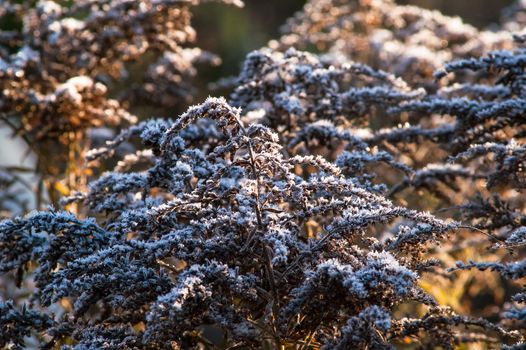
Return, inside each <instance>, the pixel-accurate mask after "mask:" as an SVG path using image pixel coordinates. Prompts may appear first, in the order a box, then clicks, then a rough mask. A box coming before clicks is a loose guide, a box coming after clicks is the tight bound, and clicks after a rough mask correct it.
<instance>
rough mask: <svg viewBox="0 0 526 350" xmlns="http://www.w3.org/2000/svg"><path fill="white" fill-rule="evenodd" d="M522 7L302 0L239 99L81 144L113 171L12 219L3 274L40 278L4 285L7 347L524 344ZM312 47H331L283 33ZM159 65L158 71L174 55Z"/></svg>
mask: <svg viewBox="0 0 526 350" xmlns="http://www.w3.org/2000/svg"><path fill="white" fill-rule="evenodd" d="M112 3H113V2H112ZM123 4H128V3H127V2H124V3H123ZM134 4H135V3H134ZM161 4H162V5H160V7H159V8H161V9H163V8H164V7H163V6H164V5H166V6H167V7H166V8H167V9H168V8H171V7H170V6H168V5H169V4H171V2H161ZM129 5H130V6H134V5H132V4H129ZM94 6H95V5H94ZM123 6H124V5H123ZM177 6H179V3H177ZM177 6H176V8H177ZM323 8H331V16H319V15H316V13H319V11H320V9H323ZM518 8H519V10H517V9H518ZM513 9H515V12H513V11H514V10H513ZM520 11H522V10H520V4H517V5H515V7H510V9H508V10H507V12H505V16H506V18H507V19H504V20H503V25H502V29H501V30H500V31H498V32H494V33H490V32H489V31H478V30H476V29H475V28H473V27H470V26H468V25H464V24H462V23H461V21H460V20H459V19H452V18H449V17H445V16H442V15H441V14H439V13H437V12H432V11H427V10H421V9H418V8H416V7H410V6H398V5H395V4H394V3H392V2H390V1H353V0H349V1H339V0H338V1H335V0H332V1H329V0H312V1H310V2H309V3H308V4H307V5H306V6H305V8H304V10H303V11H302V12H300V13H298V14H296V16H295V17H294V18H293V19H291V20H290V21H289V22H288V24H287V26H286V28H285V31H286V34H285V36H283V37H282V38H281V39H280V41H279V42H278V41H274V42H271V43H270V44H269V47H268V48H263V49H261V50H257V51H254V52H252V53H250V54H249V55H248V56H247V57H246V59H245V62H244V64H243V67H242V70H241V73H240V74H239V76H238V77H236V78H233V79H230V81H229V83H230V84H231V85H232V87H233V92H232V94H231V95H230V98H229V100H228V101H227V100H226V99H224V98H213V97H209V98H208V99H207V100H206V101H205V102H203V103H202V104H199V105H196V106H193V107H190V108H188V110H187V111H186V112H184V113H182V114H181V115H179V116H178V117H177V118H175V119H173V120H169V119H150V120H144V121H141V122H139V123H137V124H135V125H132V126H130V127H128V128H124V129H123V130H122V131H121V132H120V133H119V134H118V135H117V136H115V137H114V138H113V139H112V140H110V141H107V142H106V143H105V144H104V145H103V146H102V147H99V148H95V149H93V150H91V151H90V152H87V153H86V158H87V160H88V161H89V162H91V163H90V164H91V165H92V166H97V165H100V164H102V163H104V164H113V170H111V171H107V172H104V173H102V174H100V175H94V176H92V178H91V179H90V182H89V185H88V187H87V189H86V190H85V191H82V188H81V189H80V191H77V192H74V193H71V194H70V195H69V196H65V197H63V198H62V201H61V203H62V205H64V206H66V205H69V204H71V203H77V204H78V205H79V208H81V210H79V212H78V213H71V212H68V211H63V210H56V209H53V208H50V209H49V210H47V211H36V212H32V213H30V214H28V215H26V216H24V217H16V218H10V219H7V220H4V221H2V222H1V223H0V271H1V272H3V273H5V274H6V276H10V277H9V279H10V280H12V281H14V282H15V283H16V284H17V285H18V286H25V285H28V284H31V283H34V287H31V286H29V287H25V288H27V289H28V291H29V294H30V295H29V296H28V297H27V298H21V299H22V301H25V302H29V304H30V307H31V308H26V307H25V306H21V305H15V303H13V302H12V301H3V302H1V303H0V311H1V312H2V313H0V334H1V335H2V336H0V341H1V342H0V345H2V346H9V347H13V348H17V347H18V348H21V347H24V346H27V344H26V342H27V341H28V339H27V336H28V335H31V334H33V335H35V334H38V336H35V337H34V339H33V340H35V339H36V340H38V342H39V345H38V346H40V347H41V348H53V347H56V348H58V347H62V348H64V349H98V348H110V349H179V348H181V349H189V348H198V347H208V348H224V349H234V348H254V349H255V348H262V347H267V348H280V349H284V348H285V349H286V348H290V349H309V348H310V349H392V348H423V349H431V348H436V347H441V348H445V349H454V348H455V347H456V346H469V347H476V346H478V345H477V344H479V345H480V344H485V346H488V347H494V346H499V347H501V348H506V349H521V348H524V343H523V341H524V336H525V333H524V322H525V320H526V318H525V311H524V307H523V306H521V304H523V303H524V302H525V297H524V296H525V293H526V292H525V291H524V288H523V287H522V289H521V288H520V287H518V286H516V285H513V284H509V283H508V282H507V281H505V279H509V280H520V279H521V278H523V277H525V272H526V268H525V262H524V257H523V255H524V246H525V242H526V230H525V225H526V216H525V214H524V208H525V201H524V198H523V197H524V196H523V195H522V192H523V190H524V187H525V179H526V178H525V171H526V170H525V164H524V157H525V152H526V148H525V146H524V137H525V132H524V127H525V125H526V122H525V119H524V117H523V111H524V107H525V102H524V98H525V97H524V94H525V92H524V91H525V90H524V82H525V69H524V68H525V62H526V60H525V59H524V56H525V51H524V48H523V44H524V41H525V37H524V36H523V35H521V34H517V35H515V36H513V37H512V35H511V34H510V32H509V31H510V30H512V29H511V28H513V27H514V24H515V25H519V24H520V18H521V16H520V15H519V14H520V13H519V12H520ZM110 12H111V11H110ZM104 13H105V12H104ZM322 17H323V18H322ZM430 35H431V36H430ZM379 36H380V37H381V38H382V39H381V40H380V39H379V40H380V41H379V43H381V44H385V45H387V46H388V47H391V45H393V43H391V42H389V40H387V39H385V38H386V37H389V38H393V40H396V41H397V44H396V45H400V47H401V48H400V49H399V50H398V51H396V50H395V51H396V52H398V53H397V54H396V55H394V56H392V57H391V56H389V57H391V58H389V59H387V58H386V56H384V54H386V53H388V54H391V53H390V52H389V50H384V49H378V48H377V47H376V46H375V45H376V44H375V41H374V40H376V39H378V37H379ZM422 36H425V37H426V38H429V37H430V38H431V39H433V40H430V41H427V43H428V44H425V43H424V41H422V40H421V38H422ZM375 38H376V39H375ZM419 38H420V39H419ZM345 40H348V41H345ZM440 40H442V41H446V42H442V43H441V44H440V45H439V44H437V42H438V41H440ZM435 41H436V42H435ZM347 43H352V44H353V45H357V46H352V45H351V46H347V45H346V44H347ZM308 44H316V45H317V49H318V51H323V50H325V49H327V50H328V53H326V52H325V53H324V52H318V53H309V52H305V51H299V50H298V49H295V48H289V46H297V47H298V48H299V49H301V48H303V49H305V48H308V46H309V45H308ZM343 44H345V45H343ZM435 44H436V45H435ZM359 45H361V46H359ZM413 45H416V46H417V47H418V50H421V49H422V50H424V51H426V52H427V51H429V54H430V55H432V58H433V60H427V59H426V58H425V57H420V56H418V57H413V56H411V55H412V52H413V53H414V52H415V51H412V49H414V50H416V51H418V50H417V49H416V48H414V47H413ZM437 45H438V46H437ZM422 46H425V47H424V48H422ZM119 47H120V46H119ZM131 47H133V46H131ZM355 47H362V48H363V47H365V51H364V52H361V51H359V50H358V51H357V50H355ZM375 47H376V49H375ZM488 48H489V49H495V48H497V49H502V50H497V51H489V52H487V53H485V54H482V51H483V50H484V51H485V50H486V49H488ZM504 48H505V50H504ZM364 53H365V55H363V54H364ZM168 56H170V55H168ZM168 56H166V55H165V56H164V57H163V58H162V59H161V60H162V61H163V62H172V58H174V57H171V58H170V57H168ZM471 56H473V57H471ZM426 57H431V56H426ZM451 59H453V60H451ZM353 60H357V61H361V62H360V63H359V62H355V61H353ZM446 61H447V62H446ZM174 62H177V59H175V61H174ZM415 67H416V68H415ZM152 69H153V68H152ZM415 69H416V71H415ZM153 70H154V71H155V72H156V74H157V75H155V77H153V76H152V80H151V81H152V82H159V84H160V85H159V86H160V89H164V87H166V85H164V84H165V80H164V79H171V78H170V77H173V76H172V75H171V74H172V73H173V72H171V71H164V72H162V70H161V71H159V70H157V69H153ZM433 71H434V73H432V72H433ZM415 72H416V74H413V73H415ZM57 74H58V73H57ZM74 79H77V78H74ZM75 81H76V80H75ZM81 82H82V81H81ZM96 84H97V83H95V85H96ZM66 90H67V89H66ZM146 96H149V97H151V96H150V95H149V94H146ZM152 96H153V95H152ZM158 97H159V95H155V98H158ZM157 103H160V101H157ZM75 113H77V112H75ZM9 181H10V180H9V179H8V178H7V177H6V183H7V184H9ZM430 211H432V213H431V212H430ZM488 248H490V249H488ZM470 256H471V257H470ZM473 256H475V257H476V259H473ZM456 260H458V261H459V262H456V263H455V261H456ZM466 260H467V262H465V261H466ZM463 261H464V262H463ZM467 270H491V271H494V272H498V273H499V274H501V275H502V277H503V279H502V280H496V279H495V280H493V283H494V284H493V286H494V287H495V290H494V295H493V298H487V299H485V300H484V301H483V302H481V301H475V300H473V299H474V298H473V296H472V295H471V294H470V293H471V290H470V289H471V288H473V285H474V286H475V287H476V288H479V289H480V288H482V287H481V286H485V285H487V284H488V283H490V282H489V281H490V280H488V281H481V277H480V276H481V275H477V274H474V273H473V272H471V273H470V272H468V271H467ZM468 274H469V275H468ZM463 276H471V277H469V278H471V280H466V279H465V278H464V277H463ZM484 276H488V275H484ZM473 281H474V282H473ZM470 283H471V284H470ZM448 288H450V289H448ZM444 290H446V291H445V292H444ZM499 291H504V292H503V293H502V295H501V299H500V301H499V299H498V298H497V297H496V296H495V295H497V293H500V292H499ZM448 294H452V296H450V295H448ZM470 298H471V299H470ZM503 300H509V301H511V302H513V303H515V305H502V304H503ZM467 301H469V302H470V303H469V305H467V306H465V307H461V306H460V305H459V304H460V303H461V302H466V303H467ZM481 304H482V305H481ZM488 310H489V311H488ZM24 337H26V338H24ZM218 338H220V339H218Z"/></svg>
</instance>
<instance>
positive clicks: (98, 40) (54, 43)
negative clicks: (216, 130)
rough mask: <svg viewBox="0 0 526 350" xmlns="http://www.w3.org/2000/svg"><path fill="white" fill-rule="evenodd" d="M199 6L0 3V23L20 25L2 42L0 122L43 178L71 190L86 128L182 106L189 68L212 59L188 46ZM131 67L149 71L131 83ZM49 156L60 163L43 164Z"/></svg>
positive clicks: (148, 0)
mask: <svg viewBox="0 0 526 350" xmlns="http://www.w3.org/2000/svg"><path fill="white" fill-rule="evenodd" d="M224 2H226V3H234V4H237V5H242V4H241V2H240V1H235V0H232V1H228V0H227V1H224ZM198 3H199V1H197V0H196V1H174V0H162V1H157V0H155V1H152V0H145V1H122V0H108V1H106V0H104V1H93V0H82V1H74V2H72V3H71V4H69V5H66V4H64V3H63V2H58V1H57V2H54V1H38V2H37V3H36V4H34V3H33V2H31V1H29V2H28V1H26V2H19V1H8V0H2V1H0V8H1V10H0V19H3V18H4V17H9V19H10V21H11V22H13V21H14V22H15V23H20V26H21V28H20V30H18V29H16V28H11V29H12V30H10V31H8V30H4V31H1V35H0V91H1V93H0V118H1V120H2V121H3V122H5V123H6V124H8V125H9V126H10V127H11V128H12V129H13V131H14V133H15V134H16V135H20V136H22V137H23V138H24V139H25V140H26V141H27V143H28V146H29V147H30V148H31V150H32V151H33V152H34V153H35V154H37V155H39V156H40V157H39V162H38V171H39V172H40V173H41V174H44V175H52V176H55V177H57V178H58V179H60V180H62V179H61V177H64V176H63V175H64V174H66V176H65V177H66V181H67V182H68V185H69V186H67V187H70V188H71V187H72V188H75V187H78V186H80V185H81V184H82V181H81V180H77V179H76V178H78V177H82V178H84V176H83V174H82V173H80V170H79V169H78V168H79V167H80V164H81V162H80V161H79V159H82V157H83V152H84V151H85V149H86V148H89V145H88V144H87V140H86V131H87V130H88V129H90V128H94V127H111V126H113V127H116V126H119V127H121V126H126V125H129V124H130V123H133V122H135V121H136V119H137V118H136V117H135V116H134V115H133V113H131V112H130V111H131V109H132V108H134V107H136V106H138V105H141V106H144V105H146V106H148V105H154V106H155V107H157V108H158V107H173V106H174V105H175V104H176V103H177V102H181V101H182V102H188V100H189V98H190V96H191V94H192V89H191V83H190V80H191V79H190V78H191V77H192V76H194V75H195V74H196V70H195V68H194V64H195V63H197V62H199V61H208V62H216V63H217V61H218V58H217V57H215V56H213V55H211V54H209V53H206V52H204V51H202V50H200V49H199V48H192V47H188V46H189V45H191V43H192V42H193V41H194V40H195V30H194V29H193V28H192V27H191V26H190V18H191V14H190V8H191V6H193V5H197V4H198ZM139 60H140V61H142V62H147V63H148V64H149V65H147V66H146V68H147V69H144V72H145V73H144V76H141V75H140V74H139V76H137V74H135V73H133V77H130V75H131V73H129V71H130V69H133V64H137V62H138V61H139ZM135 70H137V69H135ZM49 153H54V154H57V155H60V154H62V155H63V156H64V160H61V161H60V162H57V158H56V157H55V158H54V159H53V161H50V160H49V157H47V155H48V154H49ZM59 164H64V165H66V166H59ZM48 187H50V188H51V187H53V186H48ZM52 199H53V198H52Z"/></svg>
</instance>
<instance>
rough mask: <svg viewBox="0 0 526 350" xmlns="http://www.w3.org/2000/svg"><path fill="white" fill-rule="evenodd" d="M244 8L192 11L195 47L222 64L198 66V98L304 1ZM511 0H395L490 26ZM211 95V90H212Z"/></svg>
mask: <svg viewBox="0 0 526 350" xmlns="http://www.w3.org/2000/svg"><path fill="white" fill-rule="evenodd" d="M244 2H245V8H242V9H240V8H235V7H232V6H221V5H220V4H216V3H207V4H203V5H200V6H198V7H197V8H196V9H195V10H194V20H193V25H194V28H195V29H196V30H197V46H198V47H201V48H203V49H205V50H208V51H211V52H213V53H215V54H217V55H219V56H220V57H221V59H222V64H221V65H219V66H217V67H201V71H200V79H201V81H200V82H199V84H198V86H199V87H200V89H199V96H198V97H197V98H196V99H195V100H196V101H200V100H201V99H202V97H206V96H207V95H208V94H211V92H210V91H209V90H208V89H207V88H206V83H208V82H210V81H217V80H218V79H220V78H223V77H227V76H233V75H236V74H237V73H238V72H239V68H240V67H239V65H240V63H241V62H242V61H243V59H244V57H245V56H246V54H247V53H248V52H250V51H252V50H256V49H259V48H261V47H262V46H264V45H266V44H267V42H268V41H269V40H272V39H275V38H278V37H279V35H278V34H279V32H280V27H281V26H282V25H283V24H284V23H285V21H286V20H287V18H289V17H291V16H292V14H294V12H295V11H298V10H300V9H301V8H302V7H303V5H304V4H305V2H306V1H305V0H245V1H244ZM512 2H513V0H469V1H468V0H464V1H453V0H398V1H397V3H400V4H410V5H416V6H419V7H423V8H428V9H436V10H438V11H440V12H442V13H444V14H446V15H451V16H459V17H461V18H462V19H463V20H464V21H465V22H467V23H469V24H472V25H474V26H476V27H478V28H485V27H488V26H489V27H491V25H492V24H493V23H496V22H498V21H499V16H500V11H501V10H502V9H503V8H504V7H506V6H509V5H510V4H511V3H512ZM212 94H213V93H212Z"/></svg>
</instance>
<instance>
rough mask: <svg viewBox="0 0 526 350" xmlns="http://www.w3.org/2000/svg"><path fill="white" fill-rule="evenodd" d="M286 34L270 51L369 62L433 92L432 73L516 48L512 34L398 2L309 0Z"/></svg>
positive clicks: (289, 23)
mask: <svg viewBox="0 0 526 350" xmlns="http://www.w3.org/2000/svg"><path fill="white" fill-rule="evenodd" d="M511 12H513V11H511ZM513 13H515V12H513ZM325 14H326V15H325ZM508 17H509V16H508ZM509 22H510V23H514V22H513V21H511V20H510V21H509ZM514 30H518V29H514ZM283 32H284V34H283V36H282V37H281V38H280V39H279V40H278V41H272V42H271V43H270V46H271V47H273V48H278V49H280V50H283V49H284V48H288V47H296V48H302V49H306V48H314V49H315V50H318V51H321V52H327V53H329V54H330V55H329V56H330V57H331V59H332V60H335V61H342V60H348V59H352V60H356V61H360V62H364V63H367V64H369V65H371V66H373V67H375V68H379V69H383V70H385V71H388V72H391V73H395V74H396V75H399V76H401V77H403V78H404V79H406V80H407V81H408V82H409V83H410V84H411V85H412V86H425V87H429V88H432V87H434V82H433V80H432V79H430V78H431V76H432V73H433V71H434V70H436V69H438V68H440V67H441V66H442V65H443V64H444V63H446V62H447V61H449V60H452V59H455V58H462V57H470V56H480V55H481V54H482V53H484V52H485V51H487V50H494V49H504V48H509V47H510V45H511V35H510V33H509V32H508V31H491V30H484V31H480V30H478V29H476V28H475V27H473V26H471V25H469V24H465V23H464V22H462V20H461V19H460V18H458V17H448V16H444V15H442V14H441V13H440V12H438V11H433V10H426V9H422V8H419V7H416V6H410V5H398V4H396V3H395V1H394V0H310V1H308V2H307V3H306V5H305V6H304V8H303V10H302V11H298V13H297V14H296V15H295V16H294V17H292V18H290V19H289V20H288V21H287V23H286V24H285V25H284V26H283Z"/></svg>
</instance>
